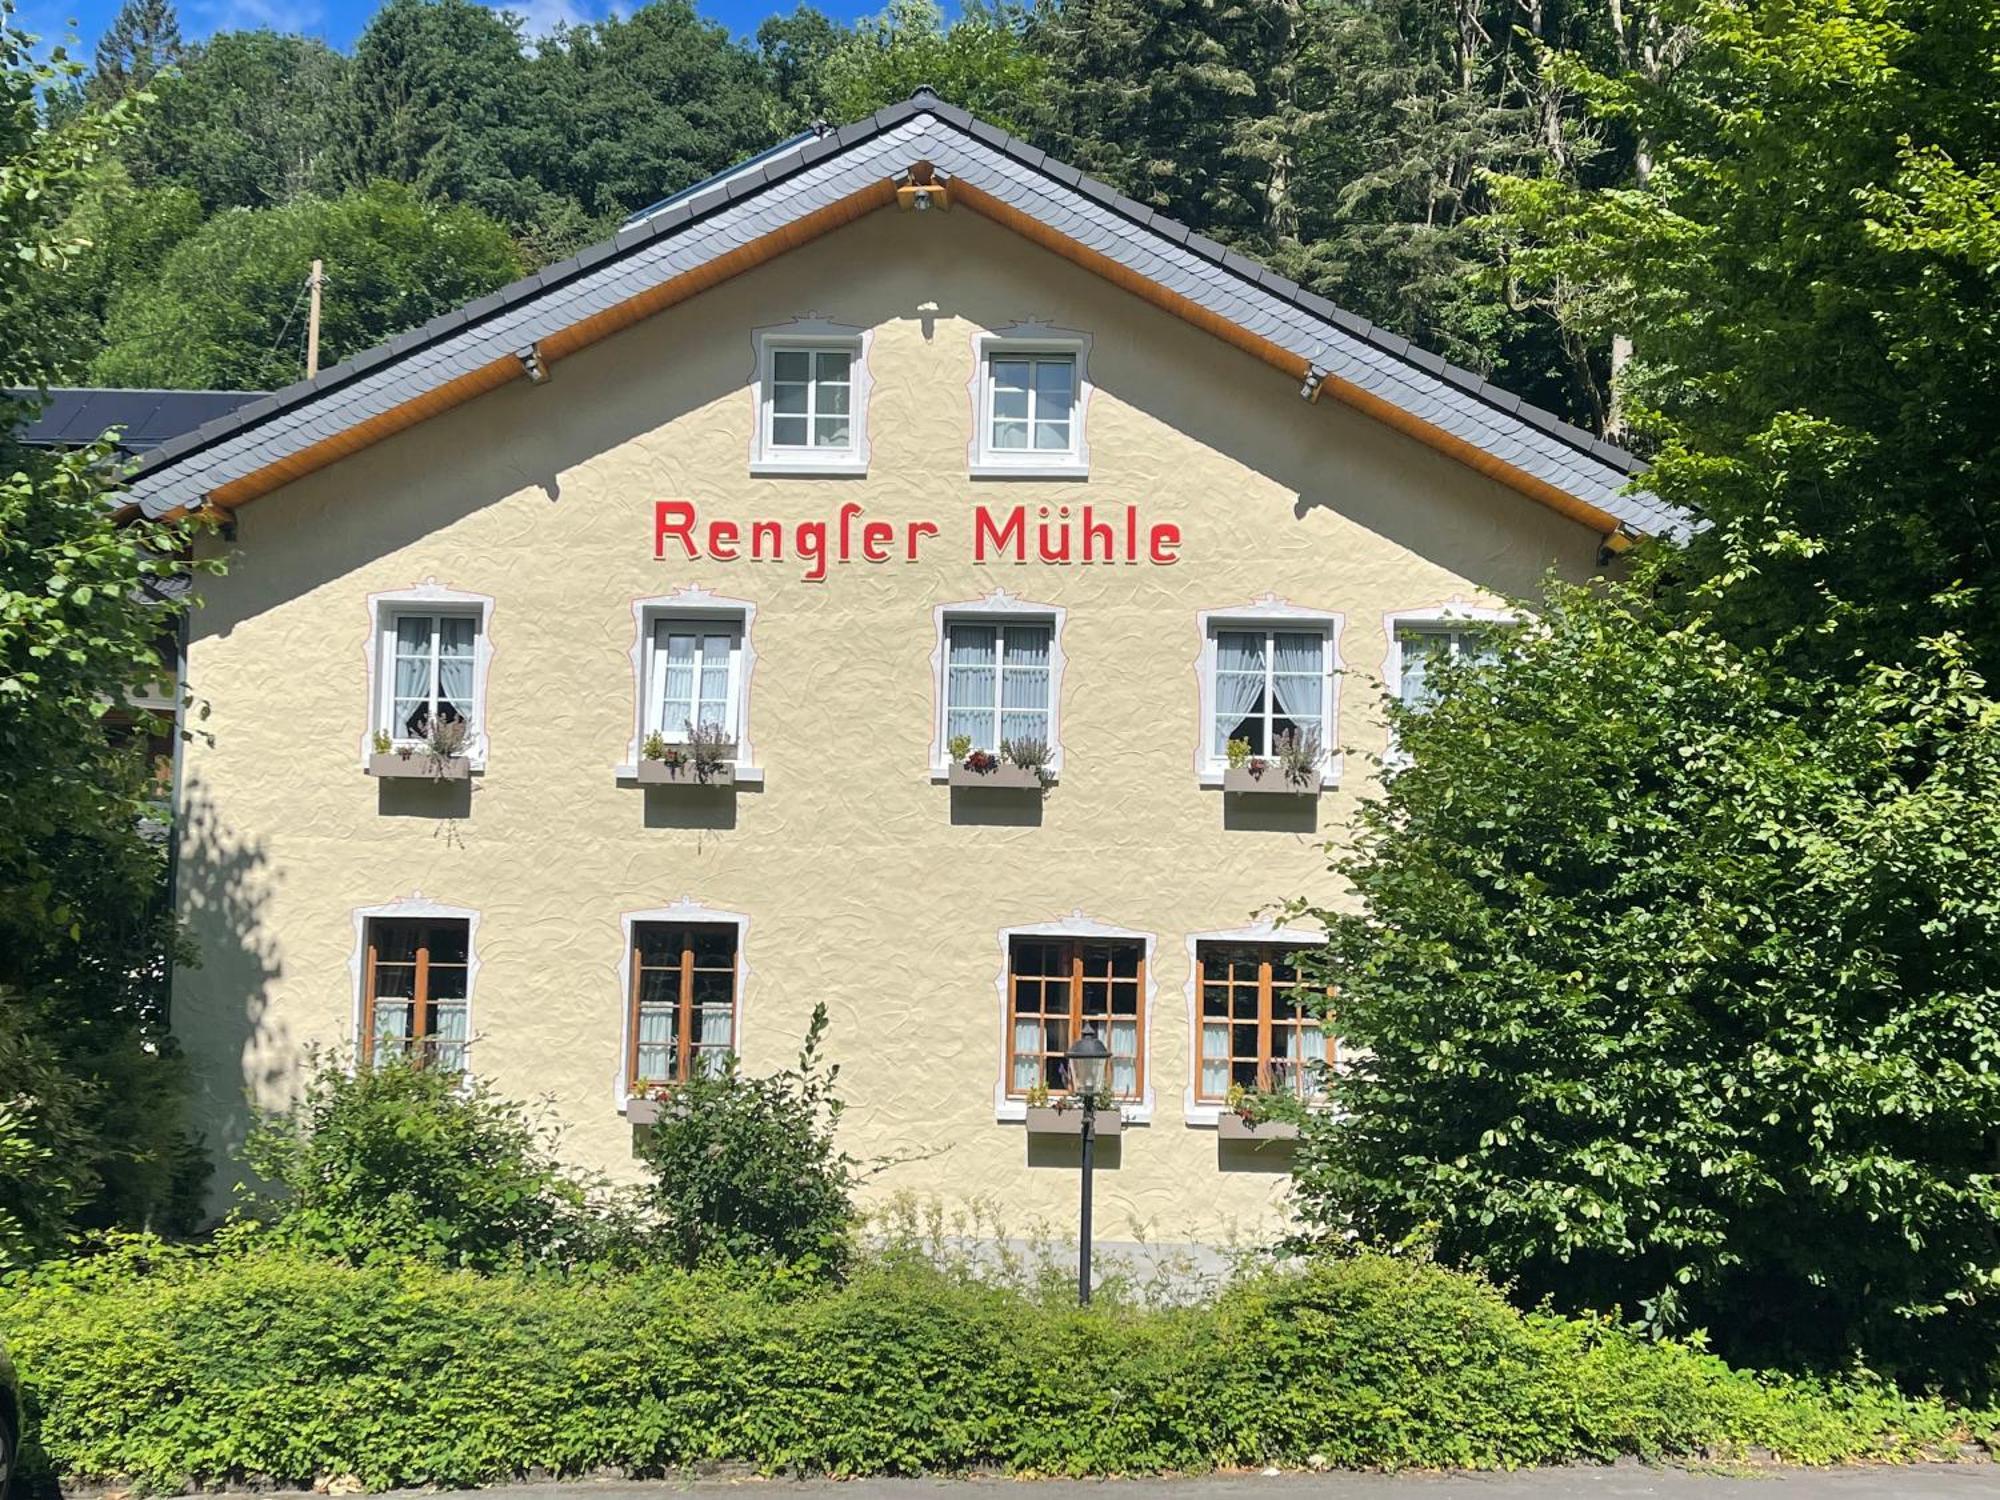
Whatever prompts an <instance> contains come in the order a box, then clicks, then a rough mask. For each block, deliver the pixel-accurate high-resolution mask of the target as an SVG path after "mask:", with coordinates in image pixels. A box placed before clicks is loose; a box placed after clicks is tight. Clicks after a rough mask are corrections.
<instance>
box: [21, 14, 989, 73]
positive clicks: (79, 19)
mask: <svg viewBox="0 0 2000 1500" xmlns="http://www.w3.org/2000/svg"><path fill="white" fill-rule="evenodd" d="M17 3H18V4H19V7H20V8H19V10H18V11H17V13H16V17H15V24H16V25H17V26H19V27H21V28H22V29H23V30H25V31H31V32H34V33H36V34H37V35H39V36H40V37H41V38H42V39H43V42H44V43H45V44H46V43H52V42H56V41H59V40H62V39H64V38H66V37H71V36H74V37H75V38H77V40H78V41H80V42H81V43H82V55H83V57H84V58H85V59H86V60H87V59H88V58H89V56H90V53H91V49H92V48H94V47H95V46H96V45H97V38H98V35H99V33H101V32H102V31H103V30H104V28H105V27H106V26H108V25H109V24H110V23H111V18H112V17H113V16H115V15H117V14H118V6H119V3H120V0H17ZM886 3H887V0H819V8H820V9H821V10H823V11H825V12H826V13H827V14H828V15H830V16H834V17H837V18H838V19H841V20H853V19H854V18H855V17H858V16H866V15H873V14H874V13H875V12H877V11H879V10H881V9H882V8H883V7H884V5H885V4H886ZM175 4H176V8H177V9H178V10H179V12H180V19H181V34H182V35H183V36H185V37H188V38H190V39H193V38H197V37H204V36H207V35H208V34H209V33H210V32H212V31H226V30H229V29H231V28H234V27H250V26H269V27H272V28H274V29H275V30H279V31H302V32H305V33H307V34H309V35H312V36H321V37H325V38H326V39H327V41H329V42H331V43H332V44H333V45H334V46H336V47H339V48H340V49H342V50H343V51H345V50H346V49H347V48H348V47H349V46H351V45H352V44H353V42H354V37H355V34H356V33H357V32H359V31H360V30H361V28H362V27H363V26H364V25H366V24H367V21H368V17H369V16H370V15H371V14H372V13H373V12H374V11H375V9H376V7H377V4H378V0H175ZM796 4H797V0H782V3H780V0H696V5H697V8H698V9H699V10H700V11H701V13H702V14H703V15H705V16H707V17H709V18H710V19H711V20H715V21H720V22H721V23H722V24H723V25H725V26H727V27H728V28H729V29H730V30H731V31H733V32H736V33H737V34H739V35H748V34H749V33H751V32H754V31H755V30H756V29H757V23H758V22H760V21H762V20H763V19H764V17H766V16H768V15H772V14H787V13H789V12H790V11H791V10H792V9H793V8H794V7H795V5H796ZM630 8H631V0H513V3H511V4H501V5H497V6H495V9H500V10H514V11H518V12H520V13H521V14H522V15H524V16H526V17H527V18H528V29H529V31H530V32H531V33H532V32H540V31H546V30H547V29H548V28H549V27H550V26H551V25H553V24H554V23H555V22H556V21H572V22H574V21H580V20H596V19H598V18H599V17H601V16H603V15H604V14H605V13H606V12H607V11H610V10H614V9H616V10H628V9H630ZM946 9H947V11H948V12H949V11H950V10H953V9H955V7H953V6H947V7H946Z"/></svg>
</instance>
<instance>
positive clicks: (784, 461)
mask: <svg viewBox="0 0 2000 1500" xmlns="http://www.w3.org/2000/svg"><path fill="white" fill-rule="evenodd" d="M756 341H757V408H756V420H757V428H756V437H755V439H754V441H753V442H752V444H751V460H750V471H751V473H753V474H860V473H866V472H867V468H868V369H867V360H866V357H865V355H866V340H865V338H864V335H863V334H862V332H861V331H860V330H858V329H844V328H840V327H838V326H836V325H833V324H829V323H821V322H818V321H813V322H798V323H791V324H786V325H784V326H783V327H782V328H778V329H759V330H758V332H757V336H756Z"/></svg>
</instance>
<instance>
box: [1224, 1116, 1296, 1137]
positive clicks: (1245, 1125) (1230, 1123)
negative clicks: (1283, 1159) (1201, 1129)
mask: <svg viewBox="0 0 2000 1500" xmlns="http://www.w3.org/2000/svg"><path fill="white" fill-rule="evenodd" d="M1215 1136H1216V1139H1217V1140H1223V1141H1295V1140H1297V1139H1298V1138H1299V1127H1298V1123H1297V1122H1296V1121H1293V1120H1246V1119H1245V1118H1244V1117H1243V1116H1242V1115H1240V1114H1238V1113H1237V1112H1236V1111H1235V1110H1233V1109H1225V1110H1224V1111H1223V1112H1222V1113H1221V1114H1220V1115H1219V1116H1217V1118H1216V1121H1215Z"/></svg>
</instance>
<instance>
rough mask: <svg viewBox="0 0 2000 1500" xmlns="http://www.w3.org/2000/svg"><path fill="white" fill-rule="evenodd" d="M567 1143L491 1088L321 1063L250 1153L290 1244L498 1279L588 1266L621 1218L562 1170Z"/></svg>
mask: <svg viewBox="0 0 2000 1500" xmlns="http://www.w3.org/2000/svg"><path fill="white" fill-rule="evenodd" d="M555 1144H556V1142H555V1137H554V1133H553V1132H552V1131H551V1130H550V1129H548V1128H547V1127H546V1126H545V1125H544V1124H543V1123H542V1122H541V1121H539V1120H537V1119H536V1118H534V1117H533V1116H531V1115H530V1114H529V1113H528V1112H527V1111H526V1110H525V1109H523V1108H522V1107H521V1106H520V1105H517V1104H513V1103H510V1102H508V1101H506V1100H502V1099H499V1098H497V1097H495V1096H494V1094H493V1093H492V1092H491V1090H490V1089H489V1088H488V1086H487V1085H486V1084H484V1083H482V1082H480V1081H479V1080H477V1079H468V1078H465V1077H463V1076H461V1075H460V1074H457V1073H454V1072H451V1071H449V1070H446V1069H442V1068H430V1067H424V1066H421V1065H419V1064H418V1063H417V1062H415V1061H411V1060H405V1059H383V1060H381V1061H379V1062H377V1063H376V1064H375V1065H374V1066H372V1067H369V1068H365V1069H360V1070H353V1069H350V1068H348V1067H346V1066H344V1065H343V1064H342V1063H341V1061H339V1060H338V1059H336V1058H333V1057H331V1056H320V1057H318V1058H317V1059H316V1060H315V1066H314V1068H313V1071H312V1074H311V1077H310V1078H309V1079H308V1081H307V1084H306V1088H305V1093H304V1095H303V1097H302V1098H301V1099H300V1101H299V1102H298V1103H297V1104H296V1105H294V1106H293V1107H292V1108H291V1109H290V1110H288V1111H286V1112H284V1113H281V1114H277V1115H271V1116H267V1117H265V1119H264V1120H263V1121H262V1122H261V1123H260V1124H259V1125H258V1127H257V1128H256V1129H255V1130H253V1132H252V1133H251V1136H250V1139H249V1140H248V1141H247V1142H246V1143H245V1147H244V1156H245V1159H246V1160H247V1161H248V1162H249V1164H250V1166H251V1168H252V1169H253V1170H255V1171H256V1172H257V1173H258V1174H259V1175H260V1176H261V1177H263V1178H264V1179H265V1180H266V1182H267V1183H268V1184H269V1187H268V1188H267V1189H266V1190H265V1192H264V1194H263V1195H262V1196H261V1197H259V1198H255V1199H253V1200H252V1202H251V1204H250V1205H249V1206H250V1208H251V1210H252V1212H253V1213H256V1214H258V1215H261V1216H262V1217H265V1218H268V1219H269V1220H270V1222H271V1224H272V1228H273V1233H274V1235H276V1236H277V1237H278V1238H280V1239H281V1240H283V1241H284V1242H286V1243H288V1244H293V1245H297V1246H299V1247H301V1248H303V1249H306V1250H309V1251H312V1252H313V1253H315V1254H320V1255H327V1256H333V1257H336V1258H338V1259H342V1260H345V1261H347V1262H350V1263H352V1264H355V1265H364V1264H367V1263H369V1262H370V1261H373V1260H377V1259H385V1258H386V1259H391V1260H396V1259H415V1260H423V1261H429V1262H432V1263H435V1264H438V1265H446V1266H467V1267H472V1268H474V1269H481V1270H490V1269H493V1268H496V1267H500V1266H510V1265H527V1264H542V1263H549V1262H557V1261H563V1260H570V1259H576V1258H580V1257H587V1256H589V1255H590V1254H592V1253H593V1252H595V1251H599V1250H602V1249H603V1248H604V1247H605V1243H606V1236H608V1235H610V1234H611V1233H612V1229H611V1226H612V1224H613V1222H614V1219H613V1216H612V1215H610V1214H608V1213H607V1212H606V1211H605V1210H604V1207H603V1205H602V1204H601V1203H600V1202H598V1201H595V1200H594V1199H593V1195H592V1192H591V1190H590V1185H589V1184H586V1183H583V1182H581V1181H579V1180H577V1179H576V1178H574V1177H572V1176H570V1175H569V1174H568V1173H567V1172H565V1171H564V1170H563V1169H562V1168H561V1167H560V1166H558V1165H557V1162H556V1155H555Z"/></svg>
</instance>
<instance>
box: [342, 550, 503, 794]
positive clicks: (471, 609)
mask: <svg viewBox="0 0 2000 1500" xmlns="http://www.w3.org/2000/svg"><path fill="white" fill-rule="evenodd" d="M424 609H429V610H432V611H435V612H437V613H441V614H454V613H459V614H464V615H466V616H468V617H474V618H477V620H478V621H479V633H478V635H477V636H476V637H475V638H474V640H473V646H472V653H473V654H472V743H471V744H469V745H467V746H466V747H465V758H466V761H467V763H468V764H469V765H470V766H471V767H472V769H473V770H475V771H484V770H485V769H486V751H487V746H488V745H489V744H490V743H491V736H490V735H489V734H488V732H487V719H488V718H489V716H490V710H491V703H490V701H489V700H488V698H487V696H486V678H487V674H488V669H489V668H490V667H491V666H492V664H493V596H492V595H491V594H470V593H466V592H464V591H463V590H460V589H448V588H445V587H444V586H443V585H442V584H440V583H439V582H438V581H437V580H436V579H435V578H426V579H425V580H424V581H423V582H422V583H420V584H418V585H417V586H416V587H415V588H408V589H389V590H386V591H384V592H382V593H379V594H370V595H369V596H368V644H367V646H366V647H365V648H364V655H365V658H366V661H367V683H368V696H367V700H366V701H367V704H368V714H367V718H366V721H365V722H364V724H363V726H362V730H361V742H360V745H359V747H358V756H359V761H360V765H361V769H362V770H364V771H365V770H367V769H368V757H369V756H370V754H372V753H373V751H374V748H375V731H376V730H377V729H378V728H381V727H384V725H383V720H384V717H385V715H384V713H383V707H382V694H383V693H384V691H385V690H386V689H387V687H388V685H389V682H390V674H391V673H393V672H394V670H395V667H394V661H393V658H394V652H395V626H394V624H393V621H394V619H395V616H396V614H397V612H398V611H400V610H424Z"/></svg>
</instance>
